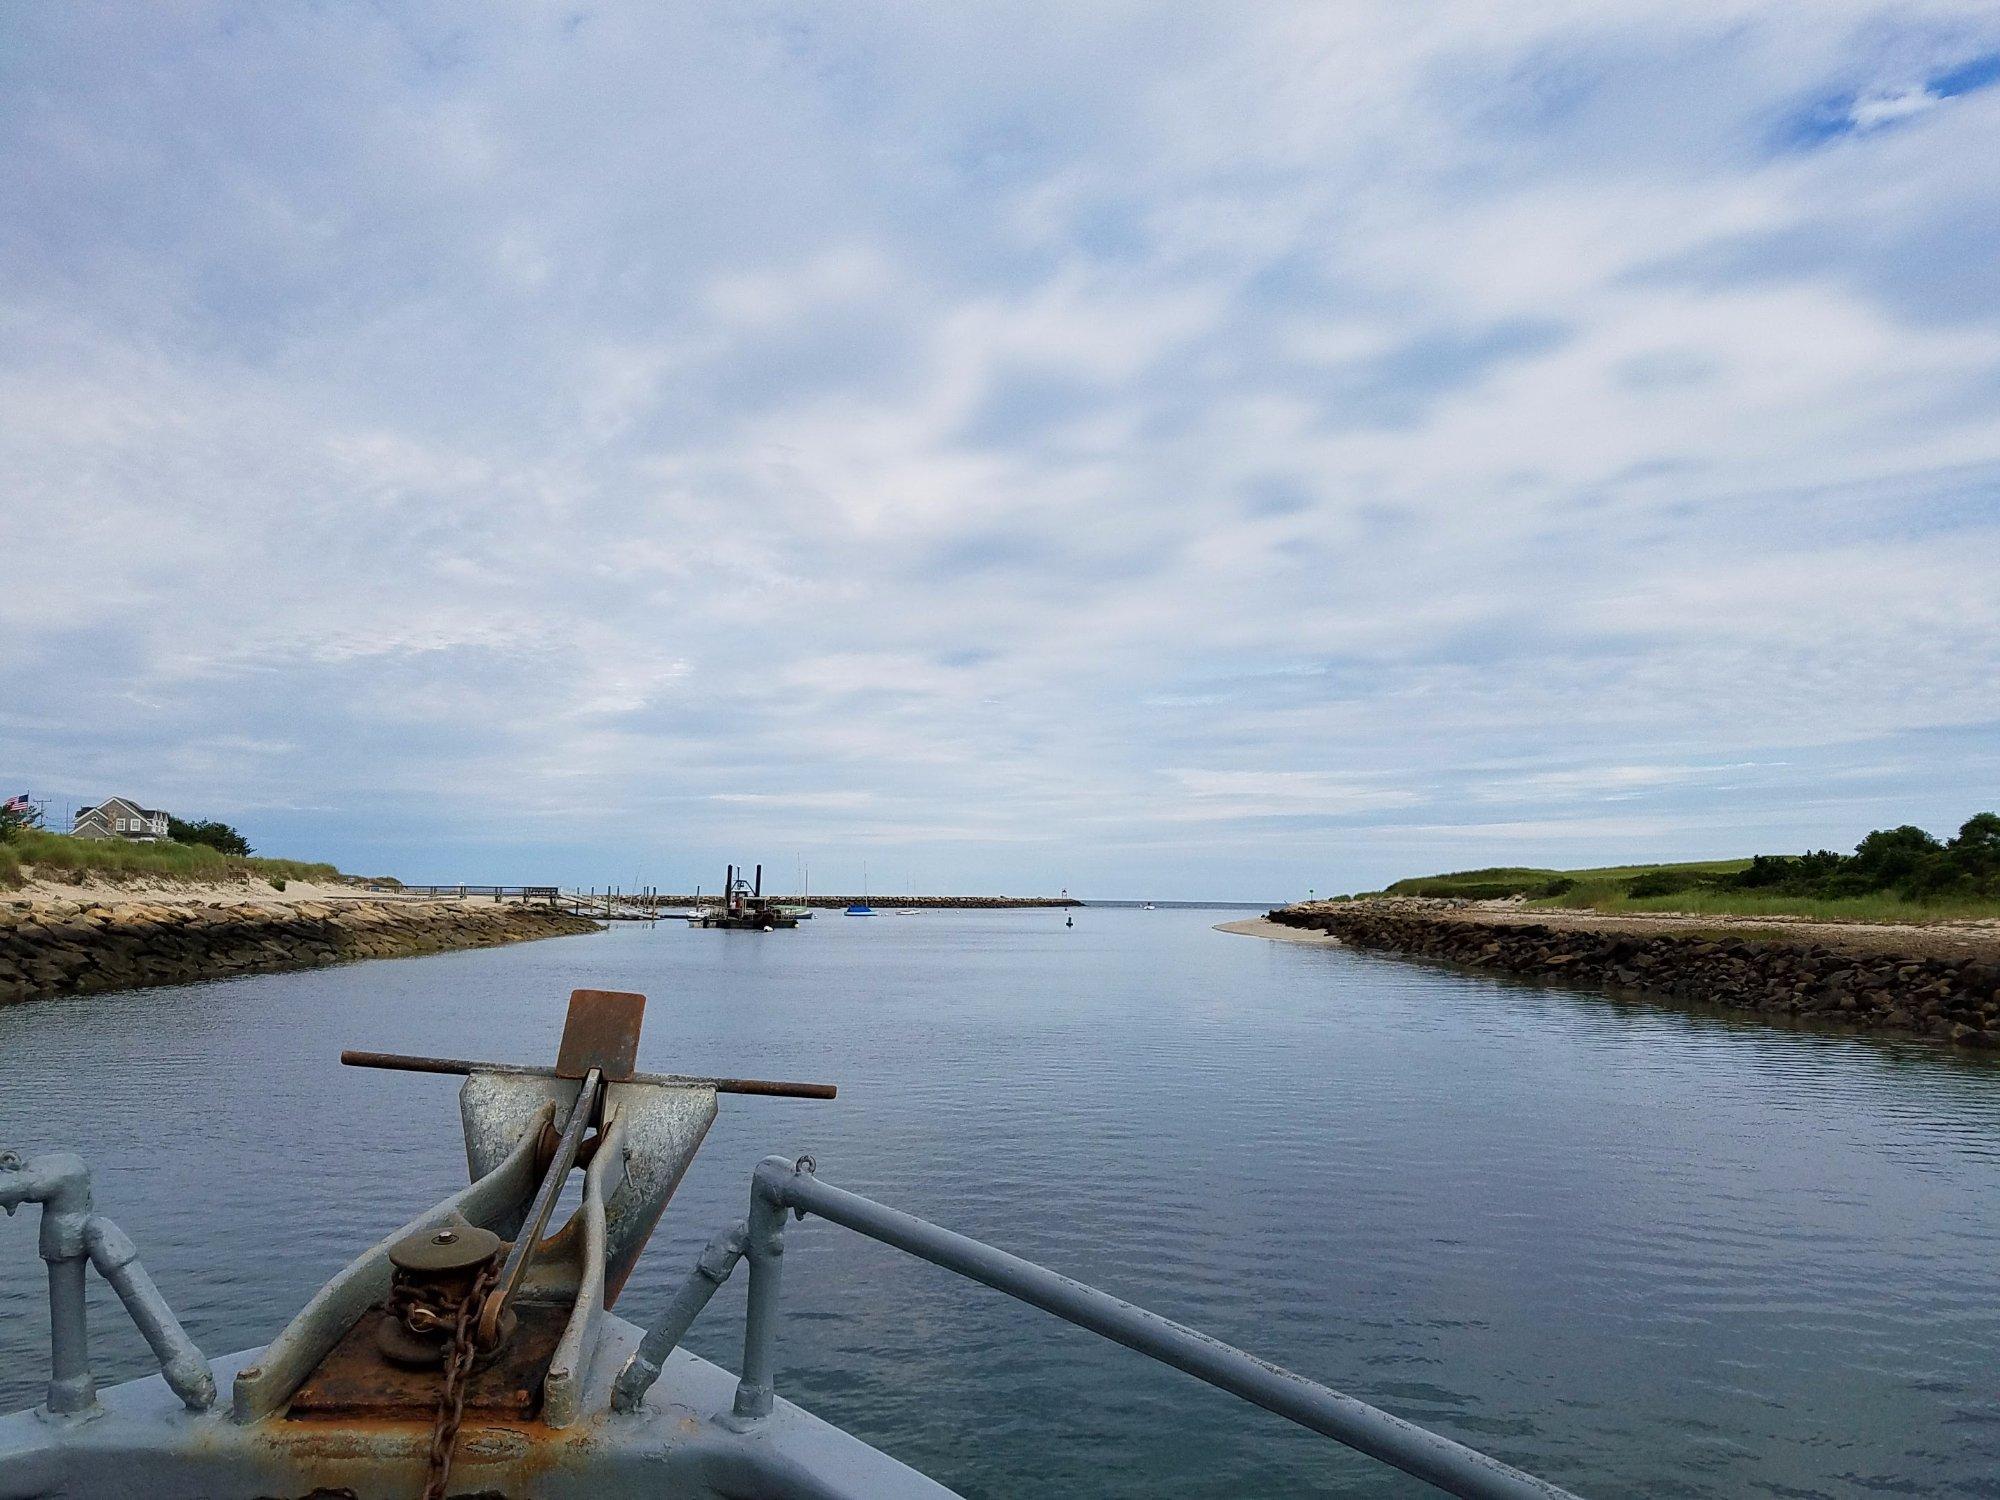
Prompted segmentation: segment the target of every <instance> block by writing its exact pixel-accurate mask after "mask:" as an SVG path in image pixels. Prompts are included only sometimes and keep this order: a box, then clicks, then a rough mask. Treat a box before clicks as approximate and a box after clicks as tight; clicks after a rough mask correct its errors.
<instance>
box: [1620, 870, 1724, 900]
mask: <svg viewBox="0 0 2000 1500" xmlns="http://www.w3.org/2000/svg"><path fill="white" fill-rule="evenodd" d="M1713 884H1714V881H1712V880H1711V879H1710V878H1709V877H1708V876H1706V875H1700V874H1696V873H1694V872H1692V871H1689V870H1652V871H1649V872H1648V873H1646V874H1644V875H1637V876H1634V877H1633V878H1632V879H1631V880H1628V881H1626V882H1625V894H1626V895H1628V896H1636V897H1641V898H1644V897H1647V896H1678V895H1680V894H1681V892H1683V891H1693V890H1700V889H1702V888H1703V887H1706V886H1711V885H1713Z"/></svg>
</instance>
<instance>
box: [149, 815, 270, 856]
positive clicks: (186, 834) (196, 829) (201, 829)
mask: <svg viewBox="0 0 2000 1500" xmlns="http://www.w3.org/2000/svg"><path fill="white" fill-rule="evenodd" d="M167 837H169V838H171V839H172V840H173V841H174V842H175V843H176V844H188V845H194V844H201V845H205V846H206V847H208V848H210V849H215V850H219V851H220V852H222V853H224V854H234V855H236V856H237V857H238V858H239V859H244V858H248V857H249V856H250V855H251V854H252V853H254V852H255V851H254V850H252V849H251V847H250V841H249V840H248V839H246V838H244V837H243V835H242V834H240V833H238V832H237V831H236V830H235V829H234V828H231V827H230V826H229V825H228V824H227V823H218V822H216V821H215V820H214V819H213V818H198V819H196V820H195V821H194V822H192V823H184V822H182V821H181V820H180V819H179V818H175V817H169V818H168V819H167Z"/></svg>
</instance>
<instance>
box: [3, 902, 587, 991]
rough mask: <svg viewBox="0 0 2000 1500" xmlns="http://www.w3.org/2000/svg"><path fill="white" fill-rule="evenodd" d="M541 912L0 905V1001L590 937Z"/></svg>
mask: <svg viewBox="0 0 2000 1500" xmlns="http://www.w3.org/2000/svg"><path fill="white" fill-rule="evenodd" d="M597 930H598V925H597V924H596V923H595V922H592V921H590V920H589V919H588V918H585V917H577V916H572V915H570V914H569V913H567V912H562V911H556V910H553V909H551V908H549V907H540V906H519V905H513V906H508V905H492V906H479V905H473V904H471V903H461V902H445V901H437V902H429V901H425V902H417V901H340V902H296V903H290V904H278V903H272V904H269V905H259V904H255V903H235V904H230V905H220V906H210V905H197V904H193V903H188V904H177V903H171V902H157V903H155V902H132V901H126V902H89V901H16V902H11V903H4V904H0V1004H4V1003H6V1002H8V1001H14V1000H34V999H40V998H43V997H46V996H50V995H75V994H91V993H95V992H97V991H101V990H122V989H133V988H136V987H138V986H141V985H153V984H185V983H188V982H191V981H194V980H200V979H220V978H223V977H226V976H228V975H231V974H250V973H258V972H262V971H265V970H272V969H300V968H312V967H316V966H318V965H321V964H331V963H340V962H343V961H345V960H349V959H361V958H402V957H407V956H410V955H414V954H419V953H442V952H444V951H446V950H448V949H452V948H485V947H491V946H493V945H495V944H498V943H516V942H522V941H524V940H527V939H530V938H544V937H559V936H562V935H565V934H569V933H581V932H595V931H597Z"/></svg>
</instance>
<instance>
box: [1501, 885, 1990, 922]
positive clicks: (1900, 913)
mask: <svg viewBox="0 0 2000 1500" xmlns="http://www.w3.org/2000/svg"><path fill="white" fill-rule="evenodd" d="M1529 905H1531V906H1536V907H1542V908H1546V909H1549V910H1559V911H1602V912H1621V911H1684V912H1692V913H1696V914H1698V915H1712V916H1729V917H1806V918H1810V919H1812V920H1814V921H1820V922H1940V921H1949V920H1951V919H1954V918H1982V917H2000V901H1994V900H1980V899H1978V898H1976V897H1975V898H1972V899H1969V900H1950V899H1946V900H1939V901H1906V900H1905V899H1903V898H1902V897H1901V896H1897V895H1894V894H1892V893H1889V892H1881V893H1878V894H1875V895H1870V896H1775V895H1770V894H1768V893H1765V892H1760V891H1681V892H1678V893H1677V894H1675V895H1672V896H1631V895H1627V894H1626V893H1625V891H1624V890H1623V889H1622V888H1621V887H1619V886H1616V885H1612V884H1610V883H1608V882H1600V883H1594V884H1593V883H1590V882H1583V883H1579V884H1578V886H1577V888H1576V889H1575V890H1573V891H1568V892H1565V893H1564V894H1563V895H1560V896H1555V897H1552V898H1550V899H1548V900H1543V901H1532V902H1530V903H1529Z"/></svg>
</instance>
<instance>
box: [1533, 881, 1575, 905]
mask: <svg viewBox="0 0 2000 1500" xmlns="http://www.w3.org/2000/svg"><path fill="white" fill-rule="evenodd" d="M1575 889H1576V882H1575V881H1574V880H1571V879H1570V878H1569V876H1567V875H1558V876H1556V878H1555V879H1554V880H1551V881H1550V882H1549V883H1548V884H1547V885H1545V886H1542V887H1540V888H1538V889H1537V890H1536V891H1535V892H1534V896H1535V899H1536V900H1537V901H1553V900H1555V898H1556V897H1558V896H1567V895H1568V894H1569V893H1570V892H1571V891H1573V890H1575Z"/></svg>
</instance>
